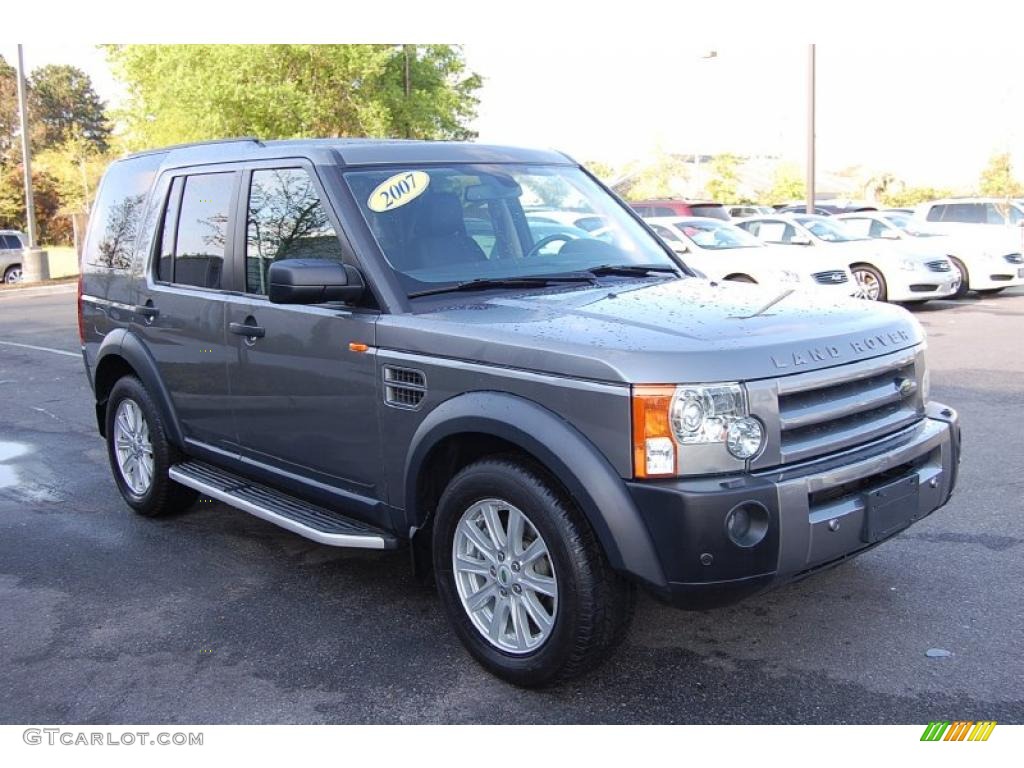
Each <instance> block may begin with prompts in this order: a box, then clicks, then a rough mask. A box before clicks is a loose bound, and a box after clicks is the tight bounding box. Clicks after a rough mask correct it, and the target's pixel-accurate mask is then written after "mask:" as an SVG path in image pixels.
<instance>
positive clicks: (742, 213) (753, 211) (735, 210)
mask: <svg viewBox="0 0 1024 768" xmlns="http://www.w3.org/2000/svg"><path fill="white" fill-rule="evenodd" d="M773 213H775V209H774V208H772V207H771V206H770V205H730V206H729V215H730V216H732V218H734V219H745V218H747V217H748V216H770V215H771V214H773Z"/></svg>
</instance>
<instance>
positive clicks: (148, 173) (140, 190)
mask: <svg viewBox="0 0 1024 768" xmlns="http://www.w3.org/2000/svg"><path fill="white" fill-rule="evenodd" d="M163 157H164V156H163V155H162V154H154V155H143V156H142V157H134V158H130V159H128V160H121V161H118V162H116V163H114V164H113V165H111V166H110V169H109V170H108V171H107V173H106V175H105V176H104V177H103V183H102V184H101V185H100V192H99V197H98V198H97V200H96V204H95V205H94V206H93V210H92V215H91V217H90V219H89V234H88V236H87V238H86V243H85V252H84V255H83V258H84V261H85V263H86V264H90V265H92V266H94V267H107V268H112V269H125V270H126V269H128V268H129V267H130V266H131V263H132V256H133V254H134V252H135V240H136V238H137V237H138V234H139V228H140V225H141V223H142V214H143V210H144V209H145V205H146V195H147V194H148V192H149V188H150V187H151V186H152V184H153V177H154V176H155V175H156V172H157V169H158V168H159V167H160V163H161V162H162V161H163Z"/></svg>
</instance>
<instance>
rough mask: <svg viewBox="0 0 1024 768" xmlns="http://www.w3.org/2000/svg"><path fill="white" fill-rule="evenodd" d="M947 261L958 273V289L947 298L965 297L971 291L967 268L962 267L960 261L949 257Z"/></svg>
mask: <svg viewBox="0 0 1024 768" xmlns="http://www.w3.org/2000/svg"><path fill="white" fill-rule="evenodd" d="M949 260H950V261H951V262H953V267H954V268H955V269H956V270H957V271H958V272H959V273H960V287H959V288H957V289H956V293H954V294H953V295H952V296H950V297H949V298H951V299H962V298H963V297H964V296H966V295H967V292H968V291H969V290H971V276H970V273H969V272H968V271H967V267H965V266H964V263H963V262H962V261H960V259H957V258H954V257H953V256H950V257H949Z"/></svg>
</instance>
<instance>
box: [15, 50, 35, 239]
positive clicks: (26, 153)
mask: <svg viewBox="0 0 1024 768" xmlns="http://www.w3.org/2000/svg"><path fill="white" fill-rule="evenodd" d="M25 101H26V98H25V60H24V58H23V57H22V54H21V43H18V111H19V113H20V116H21V160H22V167H23V168H24V171H25V218H26V219H28V247H29V248H35V247H36V246H37V245H38V241H37V240H36V205H35V200H33V198H32V148H31V147H30V146H29V136H28V111H27V110H26V107H25Z"/></svg>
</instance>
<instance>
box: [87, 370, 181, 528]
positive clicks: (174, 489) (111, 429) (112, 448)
mask: <svg viewBox="0 0 1024 768" xmlns="http://www.w3.org/2000/svg"><path fill="white" fill-rule="evenodd" d="M106 417H107V423H106V427H107V428H106V434H107V454H108V455H109V457H110V468H111V470H112V471H113V473H114V482H115V483H117V489H118V490H119V491H120V492H121V496H123V497H124V500H125V501H126V502H128V506H130V507H131V508H132V509H134V510H135V511H136V512H138V513H139V514H140V515H145V516H146V517H157V516H159V515H164V514H167V513H168V512H176V511H179V510H182V509H185V508H187V507H189V506H191V505H192V504H193V503H195V500H196V496H197V494H196V492H195V491H194V490H192V489H191V488H186V487H185V486H183V485H178V484H177V483H175V482H174V481H173V480H171V479H170V478H169V477H168V476H167V470H168V469H170V467H171V465H172V464H174V463H175V462H177V461H178V460H179V459H180V456H179V454H178V451H177V449H176V448H175V447H174V446H172V445H171V444H170V443H169V442H168V441H167V436H166V434H165V433H164V426H163V419H162V418H161V417H160V412H159V410H158V409H157V407H156V404H155V403H154V402H153V399H152V398H151V397H150V396H149V393H148V392H147V391H146V388H145V387H144V386H143V385H142V382H140V381H139V380H138V379H136V378H135V377H134V376H125V377H124V378H122V379H119V380H118V382H117V383H116V384H115V385H114V388H113V389H112V390H111V392H110V397H109V398H108V400H107V413H106Z"/></svg>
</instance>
